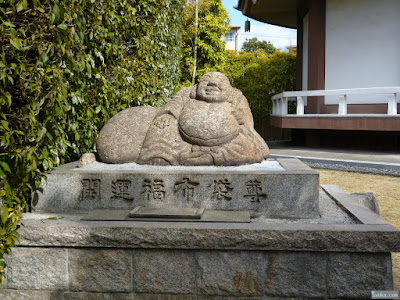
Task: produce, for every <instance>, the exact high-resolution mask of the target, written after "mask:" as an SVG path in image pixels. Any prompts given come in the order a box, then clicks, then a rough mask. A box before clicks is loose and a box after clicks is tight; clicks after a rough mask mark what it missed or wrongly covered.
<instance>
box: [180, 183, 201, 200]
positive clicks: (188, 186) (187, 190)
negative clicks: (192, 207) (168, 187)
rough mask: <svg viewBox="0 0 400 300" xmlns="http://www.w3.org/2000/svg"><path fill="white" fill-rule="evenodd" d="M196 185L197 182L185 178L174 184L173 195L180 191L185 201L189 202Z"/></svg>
mask: <svg viewBox="0 0 400 300" xmlns="http://www.w3.org/2000/svg"><path fill="white" fill-rule="evenodd" d="M198 185H199V183H198V182H195V181H190V179H189V178H187V177H185V178H183V179H182V180H181V181H179V182H177V183H175V187H174V193H176V192H178V191H182V194H183V197H184V198H185V199H186V200H187V201H190V200H192V199H193V195H194V188H195V187H196V186H198Z"/></svg>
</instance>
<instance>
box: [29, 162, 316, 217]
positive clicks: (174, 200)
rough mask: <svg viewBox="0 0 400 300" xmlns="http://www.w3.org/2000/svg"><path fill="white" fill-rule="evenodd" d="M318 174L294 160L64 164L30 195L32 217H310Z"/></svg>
mask: <svg viewBox="0 0 400 300" xmlns="http://www.w3.org/2000/svg"><path fill="white" fill-rule="evenodd" d="M318 178H319V177H318V173H316V172H315V171H314V170H312V169H311V168H309V167H308V166H307V165H305V164H304V163H302V162H301V161H300V160H297V159H277V160H268V161H264V162H263V163H261V164H253V165H245V166H240V167H222V166H221V167H216V166H203V167H185V166H179V167H174V166H169V167H160V166H143V165H137V164H123V165H107V164H102V163H93V164H90V165H87V166H86V167H83V168H77V165H76V163H71V164H67V165H64V166H62V167H59V168H57V169H55V170H54V171H53V172H51V173H50V174H48V175H47V184H45V185H43V186H42V188H43V191H42V192H41V191H37V192H36V193H35V195H34V197H33V198H34V201H33V205H34V208H35V211H36V212H78V213H82V212H90V211H92V210H94V209H105V208H114V209H115V208H118V209H129V208H130V209H133V208H134V207H136V206H143V207H154V208H171V207H178V208H179V207H180V208H182V207H190V208H205V209H206V210H228V211H243V210H245V211H250V213H251V214H252V216H265V217H272V218H315V217H317V216H318V214H319V208H318V184H319V180H318Z"/></svg>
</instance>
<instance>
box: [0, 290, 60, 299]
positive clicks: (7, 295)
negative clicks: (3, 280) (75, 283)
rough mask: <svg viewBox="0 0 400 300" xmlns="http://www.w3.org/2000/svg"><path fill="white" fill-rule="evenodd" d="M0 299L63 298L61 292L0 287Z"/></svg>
mask: <svg viewBox="0 0 400 300" xmlns="http://www.w3.org/2000/svg"><path fill="white" fill-rule="evenodd" d="M0 299H1V300H59V299H63V292H62V291H35V290H11V289H4V290H2V289H0Z"/></svg>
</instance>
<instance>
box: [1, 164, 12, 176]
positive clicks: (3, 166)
mask: <svg viewBox="0 0 400 300" xmlns="http://www.w3.org/2000/svg"><path fill="white" fill-rule="evenodd" d="M0 165H1V167H2V168H3V170H4V171H6V172H8V173H11V169H10V166H9V165H8V164H7V163H6V162H5V161H0Z"/></svg>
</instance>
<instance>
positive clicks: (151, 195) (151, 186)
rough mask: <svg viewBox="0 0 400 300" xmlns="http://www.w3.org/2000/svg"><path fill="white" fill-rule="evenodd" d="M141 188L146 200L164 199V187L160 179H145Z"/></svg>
mask: <svg viewBox="0 0 400 300" xmlns="http://www.w3.org/2000/svg"><path fill="white" fill-rule="evenodd" d="M142 188H143V189H142V194H144V195H145V197H146V199H147V200H158V201H164V199H165V189H164V181H163V180H162V179H153V180H149V179H145V180H144V182H143V186H142Z"/></svg>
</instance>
